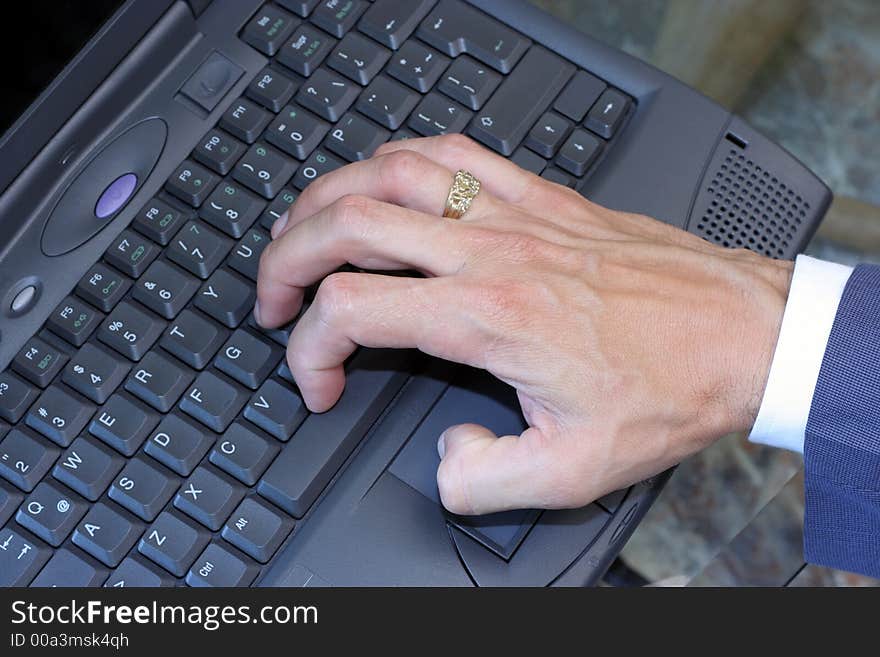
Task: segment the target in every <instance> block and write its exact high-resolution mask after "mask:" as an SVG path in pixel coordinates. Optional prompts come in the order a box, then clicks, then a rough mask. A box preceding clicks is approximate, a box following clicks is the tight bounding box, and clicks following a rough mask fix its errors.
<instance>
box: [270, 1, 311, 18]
mask: <svg viewBox="0 0 880 657" xmlns="http://www.w3.org/2000/svg"><path fill="white" fill-rule="evenodd" d="M320 1H321V0H278V4H279V5H281V6H282V7H284V8H285V9H289V10H290V11H292V12H293V13H294V14H297V15H298V16H302V17H303V18H305V17H306V16H308V15H309V14H311V13H312V10H313V9H314V8H315V7H317V6H318V3H319V2H320Z"/></svg>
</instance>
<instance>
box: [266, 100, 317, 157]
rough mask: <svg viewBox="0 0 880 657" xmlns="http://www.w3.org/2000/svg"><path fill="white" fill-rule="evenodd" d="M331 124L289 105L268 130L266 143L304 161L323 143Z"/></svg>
mask: <svg viewBox="0 0 880 657" xmlns="http://www.w3.org/2000/svg"><path fill="white" fill-rule="evenodd" d="M329 130H330V124H328V123H326V122H324V121H322V120H321V119H319V118H318V117H317V116H315V115H314V114H312V113H311V112H307V111H306V110H304V109H302V108H301V107H298V106H297V105H288V106H287V107H285V108H284V109H283V110H282V112H281V113H280V114H279V115H278V117H277V118H276V119H275V120H274V121H272V124H271V125H270V126H269V128H268V129H267V130H266V141H268V142H269V143H270V144H273V145H274V146H277V147H278V148H280V149H281V150H283V151H284V152H285V153H287V154H288V155H292V156H293V157H295V158H297V159H298V160H304V159H306V158H307V157H308V156H309V153H311V152H312V151H313V150H315V147H316V146H317V145H318V144H320V143H321V140H322V139H324V136H325V135H326V134H327V132H328V131H329Z"/></svg>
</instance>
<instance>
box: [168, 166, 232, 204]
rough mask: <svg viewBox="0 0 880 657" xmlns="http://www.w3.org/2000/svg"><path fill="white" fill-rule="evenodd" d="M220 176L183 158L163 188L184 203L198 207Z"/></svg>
mask: <svg viewBox="0 0 880 657" xmlns="http://www.w3.org/2000/svg"><path fill="white" fill-rule="evenodd" d="M219 181H220V178H219V177H218V176H217V175H216V174H214V173H212V172H211V171H209V170H208V169H206V168H205V167H203V166H202V165H200V164H196V163H195V162H193V161H192V160H184V161H183V164H181V165H180V166H179V167H177V169H175V171H174V173H172V174H171V177H170V178H169V179H168V182H166V183H165V189H166V190H168V192H169V193H170V194H173V195H174V196H176V197H177V198H179V199H180V200H181V201H183V202H184V203H186V204H188V205H191V206H192V207H194V208H197V207H199V206H200V205H201V204H202V203H204V202H205V199H206V198H208V194H210V193H211V190H213V189H214V186H215V185H216V184H217V183H218V182H219Z"/></svg>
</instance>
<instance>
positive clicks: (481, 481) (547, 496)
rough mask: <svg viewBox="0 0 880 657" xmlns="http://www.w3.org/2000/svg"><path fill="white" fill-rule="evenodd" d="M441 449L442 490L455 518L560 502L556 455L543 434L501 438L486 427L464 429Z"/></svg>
mask: <svg viewBox="0 0 880 657" xmlns="http://www.w3.org/2000/svg"><path fill="white" fill-rule="evenodd" d="M437 450H438V452H439V453H440V467H439V468H438V470H437V487H438V488H439V490H440V499H441V500H442V501H443V506H445V507H446V508H447V509H448V510H449V511H451V512H452V513H456V514H460V515H478V514H484V513H492V512H494V511H505V510H507V509H527V508H532V507H545V506H547V505H548V503H550V502H549V501H550V500H552V498H553V497H554V495H553V484H554V478H553V476H552V472H553V471H554V468H553V467H551V456H552V455H551V450H550V448H549V447H548V446H547V440H546V437H545V436H543V435H542V434H541V432H540V431H539V430H538V429H535V428H529V429H527V430H526V431H525V432H523V434H522V435H521V436H502V437H500V438H499V437H497V436H496V435H495V434H494V433H492V432H491V431H489V430H488V429H487V428H485V427H482V426H480V425H477V424H459V425H456V426H453V427H450V428H449V429H447V430H446V431H444V432H443V435H441V436H440V439H439V440H438V442H437Z"/></svg>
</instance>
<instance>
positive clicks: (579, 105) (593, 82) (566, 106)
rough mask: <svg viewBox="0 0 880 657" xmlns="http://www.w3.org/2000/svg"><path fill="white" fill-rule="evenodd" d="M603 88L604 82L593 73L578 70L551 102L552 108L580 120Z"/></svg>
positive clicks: (573, 119)
mask: <svg viewBox="0 0 880 657" xmlns="http://www.w3.org/2000/svg"><path fill="white" fill-rule="evenodd" d="M604 89H605V83H604V82H602V80H600V79H599V78H597V77H596V76H595V75H593V74H591V73H587V72H586V71H578V72H577V73H575V76H574V77H573V78H572V79H571V81H570V82H569V83H568V85H566V87H565V89H564V90H563V91H562V93H561V94H559V97H558V98H557V99H556V102H555V103H553V109H555V110H556V111H557V112H559V113H560V114H563V115H564V116H567V117H568V118H570V119H571V120H572V121H577V122H580V121H582V120H583V118H584V116H586V114H587V110H589V109H590V107H592V106H593V103H595V102H596V99H597V98H598V97H599V95H600V94H601V93H602V91H603V90H604Z"/></svg>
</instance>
